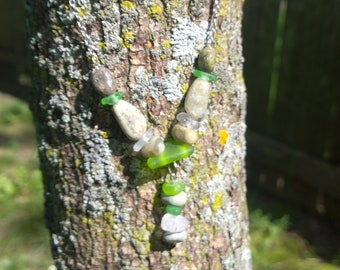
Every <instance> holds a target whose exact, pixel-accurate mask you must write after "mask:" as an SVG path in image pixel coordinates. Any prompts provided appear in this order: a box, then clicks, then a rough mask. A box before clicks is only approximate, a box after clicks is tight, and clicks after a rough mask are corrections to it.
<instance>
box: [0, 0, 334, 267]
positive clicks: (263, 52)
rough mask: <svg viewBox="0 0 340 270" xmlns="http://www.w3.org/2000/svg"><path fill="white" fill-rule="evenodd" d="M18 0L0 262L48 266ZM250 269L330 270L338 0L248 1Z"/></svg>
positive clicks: (5, 70) (1, 29) (7, 25)
mask: <svg viewBox="0 0 340 270" xmlns="http://www.w3.org/2000/svg"><path fill="white" fill-rule="evenodd" d="M24 24H25V21H24V8H23V4H22V0H12V1H0V71H1V72H0V205H1V207H0V216H1V219H0V269H1V270H2V269H3V270H9V269H11V270H14V269H15V270H19V269H20V270H21V269H32V270H33V269H47V268H48V266H49V265H51V264H52V263H53V262H52V259H51V255H50V248H49V238H48V233H47V231H46V229H45V228H44V222H43V195H42V192H43V188H42V182H41V174H40V172H39V165H38V158H37V150H36V141H35V133H34V126H33V121H32V116H31V113H30V110H29V107H28V103H27V100H28V98H29V88H30V79H31V78H30V75H29V67H30V60H29V57H28V54H27V50H26V46H25V32H24ZM243 41H244V43H243V45H244V57H245V65H244V77H245V82H246V86H247V90H248V108H247V110H248V112H247V124H248V131H247V145H248V154H247V174H248V179H247V187H248V194H247V196H248V205H249V215H250V228H251V240H252V241H251V243H252V252H253V263H254V269H255V270H256V269H261V270H262V269H268V270H269V269H274V270H276V269H285V270H286V269H302V270H303V269H308V270H310V269H312V270H313V269H318V270H335V269H336V270H340V244H339V243H340V210H339V208H340V140H339V137H340V87H339V86H340V82H339V81H338V78H339V77H340V0H328V1H320V0H299V1H296V0H263V1H255V0H246V1H245V4H244V19H243Z"/></svg>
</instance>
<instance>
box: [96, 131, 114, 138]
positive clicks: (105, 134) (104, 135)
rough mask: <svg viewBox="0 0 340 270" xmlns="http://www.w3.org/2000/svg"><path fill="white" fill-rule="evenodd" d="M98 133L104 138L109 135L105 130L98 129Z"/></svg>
mask: <svg viewBox="0 0 340 270" xmlns="http://www.w3.org/2000/svg"><path fill="white" fill-rule="evenodd" d="M98 134H99V135H100V136H101V137H102V138H104V139H108V138H110V136H111V133H110V132H106V131H98Z"/></svg>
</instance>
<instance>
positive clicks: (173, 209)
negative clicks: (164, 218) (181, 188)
mask: <svg viewBox="0 0 340 270" xmlns="http://www.w3.org/2000/svg"><path fill="white" fill-rule="evenodd" d="M182 209H183V206H176V205H171V204H168V205H167V206H166V207H165V211H166V212H167V213H169V214H171V215H174V216H178V215H179V214H180V213H181V212H182Z"/></svg>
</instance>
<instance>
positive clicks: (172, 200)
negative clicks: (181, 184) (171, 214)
mask: <svg viewBox="0 0 340 270" xmlns="http://www.w3.org/2000/svg"><path fill="white" fill-rule="evenodd" d="M162 201H163V203H164V204H172V205H176V206H183V205H185V203H186V202H187V194H186V193H185V192H184V191H182V192H180V193H178V194H176V195H173V196H162Z"/></svg>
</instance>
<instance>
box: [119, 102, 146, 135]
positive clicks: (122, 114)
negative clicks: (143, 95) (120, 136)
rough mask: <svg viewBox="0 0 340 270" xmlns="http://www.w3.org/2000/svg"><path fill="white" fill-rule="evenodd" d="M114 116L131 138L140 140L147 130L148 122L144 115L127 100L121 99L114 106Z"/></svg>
mask: <svg viewBox="0 0 340 270" xmlns="http://www.w3.org/2000/svg"><path fill="white" fill-rule="evenodd" d="M112 111H113V113H114V116H115V118H116V120H117V122H118V124H119V126H120V128H121V129H122V131H123V132H124V134H125V135H126V137H128V138H129V139H130V140H132V141H137V140H139V139H140V138H141V137H142V136H143V134H144V133H145V131H146V127H147V122H146V119H145V117H144V115H143V114H142V113H141V112H140V111H139V110H138V109H137V108H136V107H135V106H133V105H132V104H130V103H128V102H126V101H125V100H120V101H119V102H118V103H116V104H115V105H113V106H112Z"/></svg>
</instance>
